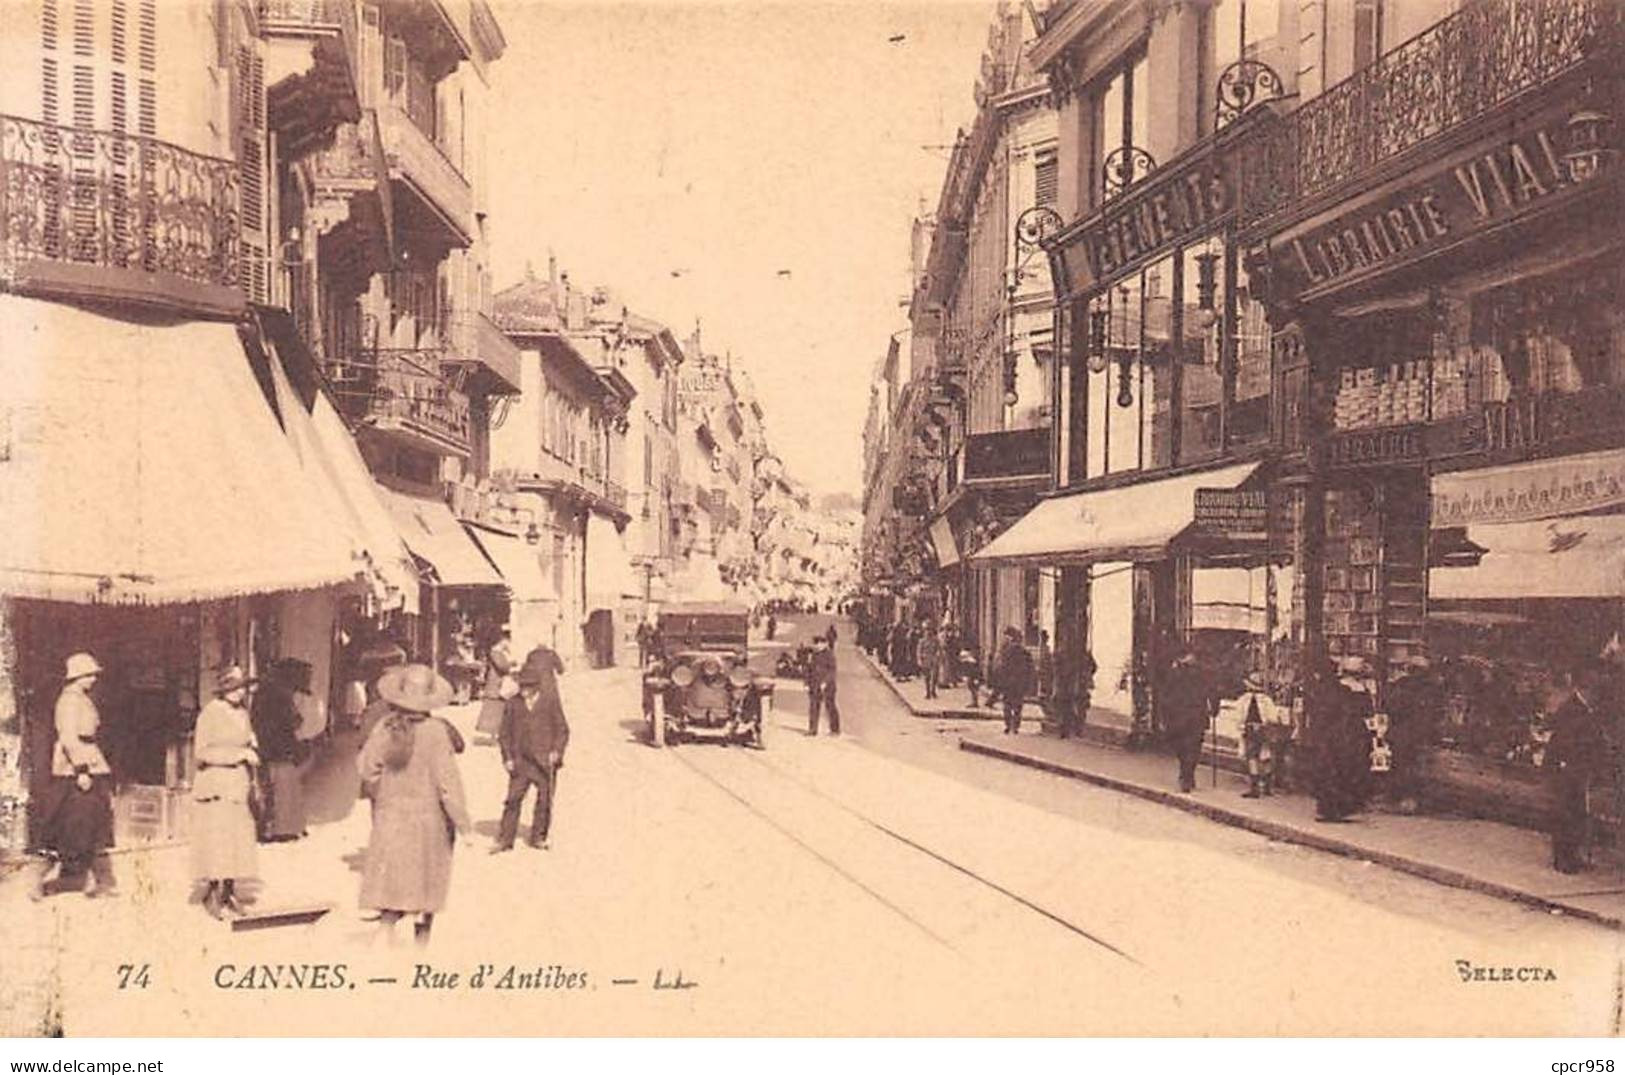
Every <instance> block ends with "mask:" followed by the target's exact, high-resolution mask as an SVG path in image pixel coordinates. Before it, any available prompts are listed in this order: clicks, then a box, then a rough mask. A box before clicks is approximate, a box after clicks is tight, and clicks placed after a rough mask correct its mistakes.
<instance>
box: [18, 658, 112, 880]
mask: <svg viewBox="0 0 1625 1075" xmlns="http://www.w3.org/2000/svg"><path fill="white" fill-rule="evenodd" d="M101 672H102V666H101V664H100V663H98V662H97V660H96V658H95V657H94V656H92V655H91V654H89V653H75V654H73V655H72V656H71V657H69V658H68V660H67V665H66V668H65V669H64V672H63V682H62V692H61V693H60V694H58V695H57V699H56V713H55V725H56V743H55V745H54V746H52V748H51V783H50V787H49V788H48V790H47V793H46V796H45V799H46V801H45V804H44V811H43V818H44V820H43V823H42V826H41V828H42V829H43V834H44V844H45V847H46V849H47V850H49V851H54V852H55V853H56V856H57V861H58V863H59V864H60V869H59V870H58V873H57V877H56V879H55V880H54V881H50V882H47V881H46V879H45V877H46V874H48V873H50V870H51V863H50V861H49V860H48V859H47V860H46V862H45V865H44V869H43V871H42V872H41V873H40V875H39V877H38V879H37V880H36V882H35V885H34V891H33V896H34V898H35V899H39V898H41V897H44V896H49V895H54V894H56V893H58V892H68V891H79V890H81V889H83V888H84V887H85V877H86V874H87V873H88V874H89V875H90V876H91V877H92V878H93V879H94V884H95V887H94V888H92V889H91V890H90V892H89V893H88V894H89V895H90V896H92V897H102V898H105V897H108V896H116V895H117V894H118V891H117V888H118V886H117V883H116V882H115V881H114V879H113V863H112V860H111V859H109V858H108V855H107V851H108V849H109V848H111V847H112V846H113V776H112V773H113V770H112V768H111V767H109V766H108V764H107V758H106V756H105V755H104V754H103V753H102V748H101V745H100V741H99V740H100V731H101V714H100V713H99V712H98V711H97V709H96V703H95V701H94V700H93V699H92V697H91V692H92V691H93V690H94V689H95V687H96V683H97V681H98V679H99V677H100V676H101Z"/></svg>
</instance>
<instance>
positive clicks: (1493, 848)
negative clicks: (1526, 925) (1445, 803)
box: [859, 651, 1625, 929]
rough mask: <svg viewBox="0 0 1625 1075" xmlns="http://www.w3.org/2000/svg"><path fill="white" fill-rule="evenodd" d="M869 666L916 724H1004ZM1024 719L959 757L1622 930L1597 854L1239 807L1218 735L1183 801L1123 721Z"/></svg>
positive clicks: (1616, 888)
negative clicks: (1573, 862)
mask: <svg viewBox="0 0 1625 1075" xmlns="http://www.w3.org/2000/svg"><path fill="white" fill-rule="evenodd" d="M859 652H860V653H861V652H862V651H859ZM862 656H863V660H864V663H865V664H866V665H867V666H868V668H869V670H870V671H871V672H872V673H873V674H874V675H875V677H876V678H878V679H879V680H880V681H881V682H883V683H885V684H886V686H888V687H889V688H891V690H892V693H893V694H895V695H896V696H897V699H898V700H899V701H900V702H902V703H903V705H905V706H906V707H907V708H908V709H909V711H910V712H912V713H913V714H914V715H915V716H916V717H922V718H926V719H934V720H996V719H1001V718H1002V716H1003V714H1002V712H1001V711H999V710H997V709H993V708H987V707H983V708H981V709H969V708H967V707H966V703H967V702H968V698H967V695H966V691H965V688H964V685H963V684H961V685H960V686H958V687H954V688H943V689H942V691H941V692H940V696H939V697H938V698H936V699H931V700H927V699H926V697H925V685H924V684H923V683H922V682H921V681H919V680H917V679H915V680H907V681H904V682H898V681H897V680H896V679H894V678H892V675H891V673H890V672H888V671H887V670H886V669H885V668H884V667H883V666H881V665H880V664H879V663H878V662H876V661H875V660H874V659H873V658H871V657H870V656H869V655H868V654H867V653H864V654H862ZM1026 711H1027V713H1028V716H1027V717H1026V718H1025V719H1024V720H1023V721H1022V731H1023V733H1024V734H1022V735H1020V736H1017V737H1015V738H1011V737H1009V736H1006V735H1002V734H1000V733H999V732H996V731H992V730H982V729H977V730H974V731H966V732H964V733H963V734H962V735H961V736H960V739H959V745H960V748H961V749H962V750H966V751H970V752H971V753H975V754H982V755H986V756H988V757H993V758H999V759H1002V760H1004V761H1009V762H1014V763H1015V764H1018V765H1025V766H1027V767H1029V768H1034V769H1042V770H1044V771H1046V772H1050V773H1055V774H1057V775H1060V776H1066V777H1071V778H1072V779H1075V780H1083V781H1086V782H1088V783H1091V784H1096V785H1099V786H1100V787H1104V788H1110V789H1111V790H1113V791H1121V792H1126V793H1127V794H1130V795H1135V796H1138V797H1140V798H1142V799H1149V800H1151V801H1152V802H1156V803H1161V804H1163V805H1165V806H1171V807H1174V808H1175V809H1178V810H1184V811H1186V812H1187V813H1192V814H1198V815H1200V816H1202V817H1206V818H1208V819H1210V820H1213V821H1217V822H1219V823H1220V824H1224V825H1232V826H1235V827H1237V828H1243V829H1248V830H1250V831H1252V832H1256V833H1260V834H1261V835H1264V836H1267V837H1269V838H1270V839H1272V840H1280V841H1283V842H1286V843H1294V844H1300V845H1302V846H1305V847H1313V848H1316V849H1318V850H1321V851H1328V852H1331V853H1333V854H1338V855H1347V856H1350V857H1353V858H1360V859H1365V860H1368V861H1371V862H1376V863H1380V864H1381V865H1384V866H1387V867H1389V868H1390V869H1395V870H1399V871H1401V872H1404V873H1409V874H1414V875H1416V876H1418V877H1425V878H1427V879H1428V880H1431V881H1435V882H1437V883H1439V884H1445V885H1451V886H1453V887H1456V888H1465V889H1470V890H1473V891H1476V892H1483V893H1485V894H1487V895H1491V896H1496V897H1499V898H1501V899H1508V900H1514V901H1517V902H1520V903H1525V904H1529V905H1531V906H1534V907H1541V908H1545V909H1547V910H1553V911H1561V912H1562V913H1565V914H1570V915H1573V916H1574V917H1576V918H1583V919H1587V920H1589V921H1593V922H1597V923H1600V924H1602V925H1606V926H1612V927H1614V928H1616V929H1617V928H1620V927H1621V925H1622V922H1625V868H1622V865H1621V864H1620V863H1619V862H1618V861H1614V860H1608V859H1605V858H1604V856H1603V855H1602V854H1601V853H1599V855H1598V857H1597V860H1596V862H1595V865H1594V867H1593V868H1592V869H1591V870H1589V871H1587V872H1586V873H1582V874H1574V875H1566V874H1560V873H1557V872H1556V871H1555V870H1553V869H1551V867H1550V863H1551V848H1550V842H1549V839H1548V837H1547V836H1546V834H1545V833H1541V832H1534V831H1531V830H1529V829H1522V828H1518V827H1516V826H1513V825H1504V824H1501V823H1499V822H1494V821H1484V820H1478V819H1472V818H1459V817H1441V816H1438V815H1426V816H1415V817H1406V816H1404V815H1400V814H1388V813H1381V812H1378V811H1367V812H1366V813H1364V814H1361V815H1359V816H1358V817H1357V818H1356V819H1355V820H1353V821H1351V822H1347V823H1338V824H1327V823H1324V822H1317V821H1315V807H1314V803H1313V801H1312V800H1311V799H1310V798H1309V797H1308V796H1306V795H1302V794H1294V793H1287V794H1283V795H1277V796H1272V797H1270V798H1267V799H1243V798H1242V797H1241V793H1242V792H1243V791H1246V790H1247V782H1246V779H1245V777H1244V776H1243V775H1242V774H1243V773H1244V772H1245V770H1244V768H1243V764H1242V762H1241V760H1240V758H1239V757H1237V756H1236V752H1235V746H1236V744H1235V743H1234V742H1233V741H1231V740H1229V739H1227V738H1226V737H1225V736H1222V735H1221V736H1219V749H1218V750H1217V751H1216V752H1215V751H1214V750H1212V749H1211V748H1209V749H1206V750H1205V751H1204V754H1203V758H1202V766H1201V769H1200V772H1199V776H1198V781H1197V789H1196V791H1195V792H1194V793H1192V794H1189V795H1185V794H1181V793H1180V792H1178V791H1176V790H1175V780H1174V772H1175V762H1174V759H1173V758H1172V757H1170V756H1168V755H1166V754H1163V753H1161V752H1158V751H1155V750H1145V751H1137V750H1130V749H1126V747H1127V744H1128V733H1129V722H1128V718H1127V717H1125V716H1124V715H1123V714H1120V713H1116V712H1113V711H1111V710H1104V709H1091V710H1090V711H1089V719H1088V721H1087V722H1086V723H1085V724H1084V727H1083V730H1082V738H1081V739H1072V740H1066V739H1059V738H1056V737H1055V736H1053V735H1044V734H1041V733H1042V732H1044V731H1053V727H1052V726H1051V725H1050V723H1049V722H1048V721H1047V720H1045V719H1044V718H1043V717H1042V715H1041V714H1040V713H1039V711H1038V707H1037V706H1036V705H1034V704H1032V703H1029V704H1028V706H1027V707H1026ZM1215 753H1217V758H1216V759H1215V757H1214V754H1215ZM1215 761H1217V769H1218V774H1217V776H1216V777H1215V775H1214V769H1215V766H1214V762H1215ZM1215 782H1216V783H1217V787H1215V786H1214V783H1215Z"/></svg>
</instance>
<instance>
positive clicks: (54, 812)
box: [43, 776, 113, 860]
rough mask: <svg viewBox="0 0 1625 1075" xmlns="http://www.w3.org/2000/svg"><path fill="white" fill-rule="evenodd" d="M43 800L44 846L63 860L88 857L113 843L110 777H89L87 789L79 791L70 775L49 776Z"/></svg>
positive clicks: (111, 781)
mask: <svg viewBox="0 0 1625 1075" xmlns="http://www.w3.org/2000/svg"><path fill="white" fill-rule="evenodd" d="M46 799H47V801H46V803H45V812H46V813H45V817H46V820H45V824H44V827H43V836H44V842H45V846H46V847H49V848H52V849H54V850H55V851H56V853H57V854H58V855H60V856H61V857H62V858H63V859H66V860H74V859H83V858H89V857H90V856H91V855H94V854H96V853H97V852H98V851H105V850H106V849H107V848H109V847H112V846H113V780H112V778H111V777H108V776H97V777H92V778H91V785H90V790H89V791H80V790H79V787H78V785H77V784H75V783H74V778H73V777H71V776H59V777H53V778H52V779H51V784H50V787H49V788H48V790H47V791H46Z"/></svg>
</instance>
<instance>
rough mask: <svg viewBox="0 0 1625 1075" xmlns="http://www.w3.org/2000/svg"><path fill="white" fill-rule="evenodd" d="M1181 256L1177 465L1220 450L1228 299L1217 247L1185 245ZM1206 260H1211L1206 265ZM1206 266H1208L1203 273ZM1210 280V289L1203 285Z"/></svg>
mask: <svg viewBox="0 0 1625 1075" xmlns="http://www.w3.org/2000/svg"><path fill="white" fill-rule="evenodd" d="M1181 257H1182V258H1183V266H1182V267H1183V270H1184V271H1183V273H1182V274H1181V275H1182V280H1183V283H1184V295H1183V296H1181V302H1182V306H1183V325H1182V328H1181V333H1182V336H1183V341H1182V346H1181V348H1180V359H1181V361H1180V362H1179V366H1178V368H1179V377H1180V414H1179V423H1180V462H1185V461H1187V460H1191V459H1200V458H1203V457H1204V456H1208V455H1212V454H1215V453H1217V452H1218V451H1219V450H1220V449H1221V448H1222V447H1223V440H1222V429H1221V423H1220V411H1221V408H1222V405H1223V396H1224V379H1223V377H1222V376H1221V374H1220V370H1221V359H1222V356H1223V339H1224V317H1223V316H1222V311H1223V310H1224V307H1225V303H1226V301H1227V297H1226V295H1225V287H1224V273H1223V272H1222V271H1221V270H1220V266H1221V264H1222V257H1223V256H1222V253H1221V249H1220V247H1219V244H1218V243H1210V244H1208V245H1206V246H1202V247H1189V248H1187V249H1186V250H1185V251H1184V252H1183V253H1182V255H1181ZM1204 259H1212V260H1211V261H1207V262H1204ZM1204 264H1206V265H1209V266H1211V267H1210V268H1206V269H1204V267H1203V266H1204ZM1209 280H1211V281H1212V285H1211V289H1209V287H1208V284H1207V283H1206V281H1209Z"/></svg>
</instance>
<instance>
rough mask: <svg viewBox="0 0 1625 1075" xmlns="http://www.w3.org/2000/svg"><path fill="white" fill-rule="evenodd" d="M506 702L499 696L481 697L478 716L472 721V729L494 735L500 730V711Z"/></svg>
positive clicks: (505, 705)
mask: <svg viewBox="0 0 1625 1075" xmlns="http://www.w3.org/2000/svg"><path fill="white" fill-rule="evenodd" d="M507 704H508V703H507V702H506V701H504V700H503V699H501V698H482V699H481V700H480V716H479V719H478V720H477V721H475V722H474V730H475V731H477V732H481V733H483V734H485V735H496V734H497V733H498V732H500V731H501V730H502V711H503V709H505V708H506V707H507Z"/></svg>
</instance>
